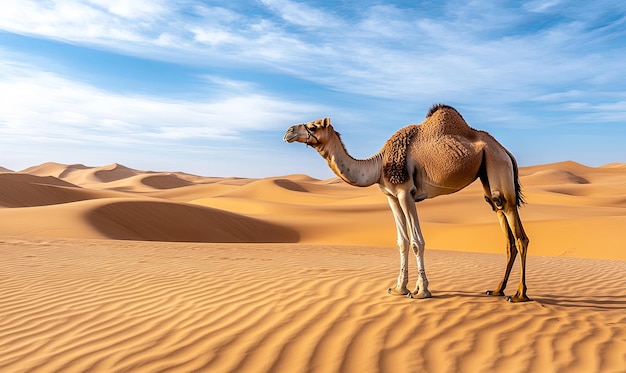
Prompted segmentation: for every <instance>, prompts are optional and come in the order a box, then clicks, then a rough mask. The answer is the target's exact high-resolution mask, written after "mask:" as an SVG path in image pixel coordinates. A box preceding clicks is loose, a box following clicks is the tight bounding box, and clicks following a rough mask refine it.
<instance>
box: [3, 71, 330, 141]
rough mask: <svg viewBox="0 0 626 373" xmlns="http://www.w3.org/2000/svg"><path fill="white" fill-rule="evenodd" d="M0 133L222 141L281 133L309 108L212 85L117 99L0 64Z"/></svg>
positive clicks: (69, 138) (85, 86)
mask: <svg viewBox="0 0 626 373" xmlns="http://www.w3.org/2000/svg"><path fill="white" fill-rule="evenodd" d="M0 67H2V69H0V101H1V102H2V103H3V104H2V105H1V106H0V134H5V135H12V136H13V138H14V139H15V138H16V136H25V137H28V136H31V137H37V138H47V139H49V140H50V141H57V142H59V141H61V142H62V141H72V140H96V139H97V141H99V142H111V143H133V142H134V143H141V142H150V141H152V142H154V141H158V140H164V139H168V140H174V141H178V140H182V141H184V140H196V141H198V140H202V139H206V140H219V141H222V142H223V141H224V140H230V141H236V140H238V139H240V138H241V137H242V133H244V132H247V131H258V130H277V129H279V128H280V129H282V128H283V127H284V126H285V124H286V123H292V122H295V121H296V120H297V118H301V117H303V116H307V115H310V114H311V112H312V110H317V111H322V110H323V109H322V108H321V107H319V106H317V107H316V106H312V105H311V104H309V103H306V104H305V103H299V102H290V101H289V100H285V99H284V98H277V97H272V96H269V95H264V94H262V93H255V92H253V91H251V90H247V91H246V92H245V93H243V92H241V90H240V84H239V83H237V82H230V81H225V80H220V81H219V83H220V84H221V85H222V88H224V89H225V88H234V89H232V90H231V91H230V94H229V93H228V92H225V91H224V92H222V94H221V95H220V97H219V98H217V99H216V98H214V97H206V98H205V99H204V100H202V99H199V100H196V101H190V100H173V99H169V98H165V97H158V96H146V95H125V94H118V93H114V92H108V91H104V90H102V89H99V88H96V87H93V86H90V85H88V84H84V83H80V82H76V81H72V80H70V79H67V78H65V77H62V76H58V75H56V74H54V73H50V72H46V71H41V70H38V69H37V68H36V67H34V66H28V65H23V64H21V63H16V62H14V61H2V62H0Z"/></svg>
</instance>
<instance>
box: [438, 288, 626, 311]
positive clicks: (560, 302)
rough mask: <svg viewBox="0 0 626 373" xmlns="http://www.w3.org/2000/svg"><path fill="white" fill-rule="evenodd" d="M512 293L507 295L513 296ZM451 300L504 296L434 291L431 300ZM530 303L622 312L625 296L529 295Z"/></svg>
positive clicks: (624, 305)
mask: <svg viewBox="0 0 626 373" xmlns="http://www.w3.org/2000/svg"><path fill="white" fill-rule="evenodd" d="M513 294H514V293H511V294H507V296H508V295H513ZM453 298H469V299H479V298H483V299H484V298H496V299H497V298H501V299H502V300H503V301H504V300H505V299H506V296H501V297H492V296H488V295H485V293H482V294H481V293H479V292H472V291H450V290H435V291H433V299H453ZM531 302H533V303H536V304H539V305H542V306H547V305H550V306H558V307H568V308H583V309H594V310H624V309H626V296H624V295H617V296H598V297H595V298H593V297H584V296H579V295H576V296H571V295H570V296H568V295H562V294H537V295H532V294H531Z"/></svg>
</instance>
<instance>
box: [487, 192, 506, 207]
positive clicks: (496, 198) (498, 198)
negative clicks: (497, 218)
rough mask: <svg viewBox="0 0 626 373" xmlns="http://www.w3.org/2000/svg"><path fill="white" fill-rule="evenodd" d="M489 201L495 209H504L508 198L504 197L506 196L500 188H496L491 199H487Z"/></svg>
mask: <svg viewBox="0 0 626 373" xmlns="http://www.w3.org/2000/svg"><path fill="white" fill-rule="evenodd" d="M485 199H487V197H486V196H485ZM487 202H489V204H490V205H491V208H492V209H493V210H494V211H495V210H496V209H497V210H503V209H504V205H505V204H506V199H505V198H504V196H503V195H502V193H500V191H499V190H494V191H492V192H491V199H490V200H489V199H487Z"/></svg>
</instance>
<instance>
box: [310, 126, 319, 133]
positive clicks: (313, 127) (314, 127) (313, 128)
mask: <svg viewBox="0 0 626 373" xmlns="http://www.w3.org/2000/svg"><path fill="white" fill-rule="evenodd" d="M315 130H317V126H311V127H309V131H312V132H313V131H315Z"/></svg>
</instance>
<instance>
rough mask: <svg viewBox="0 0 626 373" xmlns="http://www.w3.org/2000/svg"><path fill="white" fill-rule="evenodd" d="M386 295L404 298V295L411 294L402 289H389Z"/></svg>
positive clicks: (407, 290)
mask: <svg viewBox="0 0 626 373" xmlns="http://www.w3.org/2000/svg"><path fill="white" fill-rule="evenodd" d="M387 294H389V295H396V296H405V295H408V294H411V292H410V291H409V289H407V288H404V289H398V288H389V289H387Z"/></svg>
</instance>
